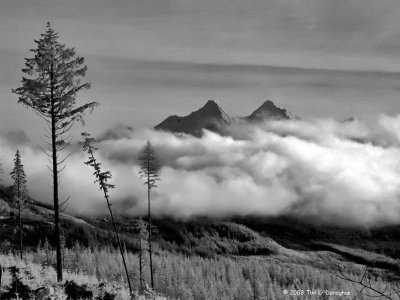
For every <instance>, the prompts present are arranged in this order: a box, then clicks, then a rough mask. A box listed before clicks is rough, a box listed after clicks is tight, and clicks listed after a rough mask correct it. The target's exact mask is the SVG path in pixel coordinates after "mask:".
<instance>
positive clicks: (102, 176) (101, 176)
mask: <svg viewBox="0 0 400 300" xmlns="http://www.w3.org/2000/svg"><path fill="white" fill-rule="evenodd" d="M82 137H83V143H82V144H83V146H82V150H83V151H85V152H87V153H88V154H89V160H88V161H86V162H85V164H86V165H88V166H92V167H93V169H94V173H93V175H94V176H95V177H96V180H95V183H96V182H97V183H98V184H99V186H100V190H102V191H103V193H104V198H105V199H106V202H107V208H108V211H109V212H110V217H111V221H112V224H113V226H114V232H115V236H116V238H117V243H118V247H119V251H120V253H121V257H122V263H123V264H124V269H125V274H126V281H127V283H128V287H129V293H130V295H131V297H133V291H132V286H131V281H130V279H129V273H128V268H127V267H126V262H125V255H124V250H123V248H122V243H121V239H120V237H119V233H118V228H117V224H116V222H115V219H114V215H113V212H112V209H111V203H110V199H109V195H108V192H109V190H110V189H113V188H114V187H115V185H113V184H109V183H107V181H108V180H109V179H111V172H110V171H103V172H102V171H101V168H100V166H101V163H99V162H97V160H96V158H95V157H94V152H95V151H96V150H97V148H96V147H94V146H93V144H94V142H95V140H94V138H92V137H91V136H90V134H88V133H82Z"/></svg>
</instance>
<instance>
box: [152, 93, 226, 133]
mask: <svg viewBox="0 0 400 300" xmlns="http://www.w3.org/2000/svg"><path fill="white" fill-rule="evenodd" d="M230 123H231V118H230V117H229V116H228V114H227V113H225V112H224V111H223V110H222V108H221V107H220V106H219V105H218V104H217V103H216V102H215V101H213V100H208V101H207V103H206V104H205V105H204V106H203V107H202V108H200V109H199V110H196V111H194V112H192V113H191V114H189V115H187V116H184V117H180V116H176V115H173V116H169V117H168V118H166V119H165V120H164V121H162V122H161V123H160V124H158V125H157V126H155V129H161V130H166V131H171V132H175V133H187V134H192V135H194V136H201V135H202V129H208V130H211V131H214V132H219V133H222V132H223V131H224V128H225V126H227V125H229V124H230Z"/></svg>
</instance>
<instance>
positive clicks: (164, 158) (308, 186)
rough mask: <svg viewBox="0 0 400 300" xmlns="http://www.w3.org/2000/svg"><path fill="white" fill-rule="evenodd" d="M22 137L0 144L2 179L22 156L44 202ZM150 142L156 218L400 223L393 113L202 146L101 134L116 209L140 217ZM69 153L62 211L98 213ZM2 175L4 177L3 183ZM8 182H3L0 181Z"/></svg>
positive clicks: (195, 141) (299, 124)
mask: <svg viewBox="0 0 400 300" xmlns="http://www.w3.org/2000/svg"><path fill="white" fill-rule="evenodd" d="M21 137H24V135H23V134H22V133H19V134H16V133H15V134H9V133H8V134H3V135H1V136H0V153H1V159H2V163H3V169H5V173H6V174H7V173H9V172H10V171H11V168H12V165H11V164H12V158H13V154H14V153H15V151H16V148H17V147H18V148H20V152H21V155H22V159H23V163H24V164H25V170H26V173H27V176H28V188H29V190H30V194H31V195H32V197H34V198H36V199H38V200H41V201H47V202H51V188H50V187H49V186H48V185H47V184H48V183H50V182H51V180H50V174H49V172H48V170H47V168H46V159H45V157H44V155H43V154H42V153H41V152H40V149H39V148H38V147H36V146H32V143H30V144H29V140H28V139H27V138H21ZM148 139H149V140H151V142H152V143H153V145H154V147H155V149H156V151H157V152H158V154H159V157H160V161H161V163H162V166H163V167H162V170H161V179H162V180H161V181H160V182H159V184H158V187H157V188H156V189H154V191H153V192H152V197H153V198H152V210H153V212H154V213H155V214H157V215H170V216H176V217H183V218H185V217H191V216H196V215H209V216H233V215H262V216H270V215H280V214H292V215H297V216H301V217H307V218H311V219H313V220H316V221H324V222H328V223H334V224H345V225H361V226H376V225H382V224H396V223H400V201H399V199H400V115H399V116H396V117H391V116H387V115H381V116H379V117H377V118H376V120H375V121H374V123H371V124H365V123H363V122H362V121H360V120H357V119H356V120H352V121H349V122H338V121H335V120H333V119H317V120H311V121H300V120H296V121H272V122H265V123H260V124H239V125H237V126H234V127H232V128H231V136H220V135H218V134H216V133H213V132H209V131H205V134H204V136H203V137H202V138H195V137H191V136H183V137H178V136H175V135H174V134H171V133H167V132H159V131H153V130H132V129H131V128H126V127H123V126H117V127H115V128H111V129H108V130H107V131H106V132H105V133H104V134H103V135H101V140H100V141H99V142H98V145H97V146H98V148H99V150H98V152H97V156H98V159H99V161H101V162H102V163H103V164H102V166H103V168H104V169H105V170H110V171H111V172H112V174H113V180H112V183H114V184H115V185H116V189H114V190H112V191H111V201H112V202H113V203H114V206H113V207H114V209H115V210H117V211H119V212H120V213H122V212H123V213H127V214H132V215H137V214H143V213H144V212H145V210H146V201H147V198H146V189H145V186H144V185H143V180H142V179H141V178H140V177H139V175H138V173H139V167H138V163H137V157H138V153H139V152H140V150H141V148H142V147H143V146H144V144H145V142H146V140H148ZM72 148H74V149H75V150H74V152H73V155H72V156H71V157H70V159H69V160H68V163H67V168H66V169H65V171H64V172H63V173H62V177H61V182H62V185H61V192H62V194H63V196H64V197H67V196H70V197H71V200H70V207H69V210H70V212H72V213H79V214H98V213H103V212H105V205H104V199H103V198H102V194H101V192H100V191H99V190H98V187H97V186H96V185H95V184H93V181H94V178H93V176H92V170H91V169H90V168H89V167H88V166H86V165H84V164H83V162H84V161H85V154H84V153H82V152H80V151H79V150H78V147H72ZM3 177H5V176H3ZM4 179H5V181H6V183H9V181H8V179H6V178H4Z"/></svg>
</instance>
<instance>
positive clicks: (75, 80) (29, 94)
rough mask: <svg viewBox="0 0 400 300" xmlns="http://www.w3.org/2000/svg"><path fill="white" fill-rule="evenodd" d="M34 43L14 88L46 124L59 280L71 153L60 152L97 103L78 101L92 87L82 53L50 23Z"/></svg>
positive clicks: (58, 276)
mask: <svg viewBox="0 0 400 300" xmlns="http://www.w3.org/2000/svg"><path fill="white" fill-rule="evenodd" d="M35 43H36V46H37V47H36V48H35V49H31V52H32V53H33V55H34V56H33V57H32V58H26V59H25V60H26V61H25V68H24V69H22V72H23V73H24V74H25V76H27V77H23V78H22V86H21V87H19V88H17V89H15V90H13V92H14V93H15V94H17V95H19V100H18V102H19V103H22V104H23V105H25V106H27V107H29V108H32V109H33V110H34V111H35V112H36V113H37V114H38V115H39V116H40V117H42V118H43V119H44V120H45V122H46V124H47V128H48V130H46V132H47V134H46V138H47V139H48V147H47V150H45V149H43V151H44V152H45V153H46V155H47V156H48V157H49V161H50V163H51V167H50V169H51V172H52V176H53V199H54V223H55V232H54V237H55V244H56V253H57V280H58V281H62V280H63V273H62V260H61V244H60V216H59V211H60V202H59V195H58V194H59V193H58V185H59V173H60V172H61V171H62V170H63V168H64V167H65V165H63V164H64V162H65V160H66V159H67V158H68V156H66V157H60V152H61V151H62V150H63V149H65V147H66V146H67V145H68V144H69V143H70V142H71V139H70V135H68V132H69V131H70V130H71V128H72V126H73V124H74V123H75V122H76V121H81V122H82V123H83V116H84V113H85V112H86V111H87V110H88V109H89V110H92V109H93V108H94V107H95V106H96V105H98V104H97V103H96V102H90V103H87V104H85V105H82V106H77V105H76V94H77V93H78V92H79V91H81V90H84V89H88V88H89V87H90V84H89V83H82V82H81V79H82V77H84V76H85V74H86V71H87V67H86V65H84V59H83V57H78V56H76V54H75V50H74V48H66V46H65V45H64V44H60V42H59V40H58V33H56V32H55V31H54V30H53V28H52V27H51V25H50V23H47V30H46V32H45V33H43V34H41V38H40V39H38V40H35Z"/></svg>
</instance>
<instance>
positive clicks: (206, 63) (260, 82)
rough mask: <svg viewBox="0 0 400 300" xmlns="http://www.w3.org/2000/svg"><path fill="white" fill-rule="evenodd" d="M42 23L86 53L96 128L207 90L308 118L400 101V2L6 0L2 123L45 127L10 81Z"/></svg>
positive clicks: (137, 123)
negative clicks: (271, 104) (96, 105)
mask: <svg viewBox="0 0 400 300" xmlns="http://www.w3.org/2000/svg"><path fill="white" fill-rule="evenodd" d="M47 21H50V22H51V23H52V26H53V27H54V29H55V30H56V31H58V32H59V34H60V41H61V42H63V43H65V44H66V45H67V46H69V47H75V49H76V51H77V53H78V55H81V56H83V57H85V59H86V64H87V65H88V68H89V71H88V73H87V77H86V78H87V80H88V81H89V82H91V83H92V88H91V89H90V90H89V91H85V92H84V93H81V94H80V95H79V97H78V98H79V101H81V102H80V103H83V102H85V101H97V102H99V103H100V104H101V106H100V107H99V108H98V109H96V111H95V112H94V113H93V115H91V116H88V117H87V118H86V120H87V130H89V131H93V132H96V131H97V132H100V131H101V130H103V129H104V128H106V127H112V126H114V125H115V124H117V123H121V124H124V125H127V126H132V127H135V128H137V127H144V126H145V127H152V126H155V125H156V124H158V123H159V122H161V121H162V120H163V119H165V118H166V117H167V116H168V115H171V114H177V115H186V114H188V113H190V112H191V111H193V110H196V109H198V108H199V107H200V106H202V105H203V104H204V103H205V102H206V101H207V100H208V99H214V100H215V101H216V102H217V103H219V104H220V105H221V106H222V108H223V109H224V110H225V111H226V112H227V113H228V114H230V115H233V116H237V115H240V116H242V115H249V114H250V113H251V112H252V111H253V110H255V109H256V108H257V107H258V106H260V105H261V104H262V103H263V102H264V101H265V100H268V99H270V100H272V101H274V102H275V103H276V104H277V105H278V106H280V107H284V108H287V109H288V110H289V111H291V112H293V113H294V114H296V115H299V116H301V117H303V118H304V117H305V118H308V117H330V116H332V117H335V118H338V119H344V118H347V117H350V116H354V115H356V116H360V117H367V118H368V117H370V116H373V115H376V114H377V113H388V114H396V113H397V112H399V111H400V102H399V101H398V96H399V94H400V81H399V79H400V61H399V59H398V55H399V53H400V51H399V50H400V26H399V25H400V24H399V22H400V3H399V2H398V1H390V0H387V1H386V0H385V1H379V2H376V1H373V0H335V1H333V0H275V1H264V0H248V1H241V0H229V1H228V0H214V1H206V0H162V1H161V0H114V1H105V0H79V1H78V0H67V1H66V0H62V1H61V0H48V1H46V0H29V1H28V0H26V1H23V0H2V1H0V40H1V43H0V57H1V59H0V98H1V103H2V106H1V111H0V126H1V127H0V128H1V130H3V131H8V130H24V131H26V132H28V133H29V134H30V135H32V134H33V135H34V136H35V137H36V138H39V137H40V133H41V129H42V127H41V126H42V125H41V122H40V120H39V119H38V118H37V116H35V115H34V114H32V112H31V111H28V110H27V109H24V108H23V107H22V105H20V104H17V96H16V95H14V94H12V93H11V89H13V88H16V87H18V86H19V85H20V81H21V78H22V72H21V69H22V67H23V64H24V58H25V57H29V56H30V55H31V54H30V52H29V49H31V48H33V47H34V46H35V44H34V39H35V38H38V37H39V36H40V33H42V32H44V31H45V25H46V22H47ZM21 120H24V121H23V122H21Z"/></svg>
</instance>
